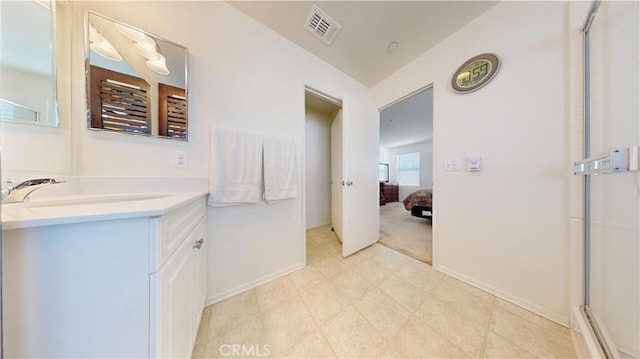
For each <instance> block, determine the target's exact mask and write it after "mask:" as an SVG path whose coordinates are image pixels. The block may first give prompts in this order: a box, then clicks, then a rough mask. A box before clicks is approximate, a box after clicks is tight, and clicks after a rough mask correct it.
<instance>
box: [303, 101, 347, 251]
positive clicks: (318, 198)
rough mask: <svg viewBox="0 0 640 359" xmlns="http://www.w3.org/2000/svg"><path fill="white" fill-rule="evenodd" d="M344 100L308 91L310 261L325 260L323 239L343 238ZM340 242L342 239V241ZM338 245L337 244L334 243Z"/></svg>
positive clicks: (308, 239)
mask: <svg viewBox="0 0 640 359" xmlns="http://www.w3.org/2000/svg"><path fill="white" fill-rule="evenodd" d="M341 146H342V103H341V102H340V101H339V100H336V99H333V98H330V97H328V96H325V95H323V94H321V93H318V92H316V91H312V90H309V89H307V90H306V91H305V193H306V201H305V213H306V214H305V216H306V233H307V260H308V261H309V262H315V261H319V260H322V259H323V258H324V257H325V256H326V254H328V253H324V252H326V251H322V249H326V247H325V246H319V245H318V246H316V244H320V243H319V240H317V239H318V238H322V240H323V241H334V240H335V239H337V240H339V241H341V240H342V213H341V211H342V196H341V194H342V191H341V188H339V186H340V185H341V178H342V174H341V171H342V147H341ZM338 243H340V242H338ZM334 246H335V244H334Z"/></svg>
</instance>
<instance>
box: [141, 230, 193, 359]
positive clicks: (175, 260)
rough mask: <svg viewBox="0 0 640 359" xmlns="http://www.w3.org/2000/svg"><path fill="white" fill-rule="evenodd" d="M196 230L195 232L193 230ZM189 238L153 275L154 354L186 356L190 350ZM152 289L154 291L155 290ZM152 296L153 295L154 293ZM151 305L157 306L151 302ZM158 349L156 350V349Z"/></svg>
mask: <svg viewBox="0 0 640 359" xmlns="http://www.w3.org/2000/svg"><path fill="white" fill-rule="evenodd" d="M192 233H193V232H192ZM190 239H191V236H189V237H187V238H186V239H185V240H184V241H183V242H182V243H181V244H180V246H179V247H178V249H177V250H176V251H175V252H174V253H173V255H171V257H169V259H168V260H167V262H166V263H165V264H164V265H163V266H162V267H161V268H160V270H159V271H158V272H157V273H155V274H152V275H151V283H152V287H153V286H154V285H155V286H157V287H156V290H155V294H156V297H155V298H153V297H152V298H151V300H152V301H155V308H156V311H155V316H154V315H152V317H153V319H155V320H152V330H153V331H154V332H155V339H156V341H155V345H153V342H152V346H154V347H155V348H152V356H153V357H172V358H184V357H187V356H188V355H189V353H190V351H191V346H192V344H193V343H192V338H194V337H195V332H193V320H194V318H193V288H194V273H193V272H194V270H193V269H194V265H193V244H194V243H193V241H192V240H190ZM152 292H153V290H152ZM152 295H153V294H152ZM152 307H154V306H153V305H152ZM153 349H155V352H154V350H153Z"/></svg>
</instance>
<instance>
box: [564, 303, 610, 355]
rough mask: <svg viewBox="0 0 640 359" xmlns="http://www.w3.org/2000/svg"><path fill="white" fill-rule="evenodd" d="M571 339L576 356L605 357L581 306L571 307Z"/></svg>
mask: <svg viewBox="0 0 640 359" xmlns="http://www.w3.org/2000/svg"><path fill="white" fill-rule="evenodd" d="M571 339H573V346H574V347H575V348H576V354H578V358H604V357H605V355H604V353H603V352H602V350H601V349H600V344H599V343H598V340H597V339H596V337H595V334H594V333H593V331H592V330H591V326H589V323H587V319H586V318H585V316H584V314H583V312H582V308H580V307H579V306H574V307H572V308H571Z"/></svg>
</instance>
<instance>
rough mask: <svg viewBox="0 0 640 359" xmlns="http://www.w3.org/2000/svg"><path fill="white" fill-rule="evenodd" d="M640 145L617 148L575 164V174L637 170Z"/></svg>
mask: <svg viewBox="0 0 640 359" xmlns="http://www.w3.org/2000/svg"><path fill="white" fill-rule="evenodd" d="M639 152H640V146H631V147H623V148H615V149H612V150H609V151H608V152H605V153H601V154H599V155H597V156H591V157H589V158H587V159H584V160H582V161H579V162H575V163H574V164H573V174H574V175H598V174H611V173H620V172H635V171H638V169H639V168H640V158H639V157H638V153H639Z"/></svg>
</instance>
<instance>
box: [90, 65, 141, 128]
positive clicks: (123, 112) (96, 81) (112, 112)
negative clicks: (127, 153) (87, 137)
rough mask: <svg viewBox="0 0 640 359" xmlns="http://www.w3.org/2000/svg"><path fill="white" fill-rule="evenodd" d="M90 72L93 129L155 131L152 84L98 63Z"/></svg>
mask: <svg viewBox="0 0 640 359" xmlns="http://www.w3.org/2000/svg"><path fill="white" fill-rule="evenodd" d="M90 71H91V73H90V79H91V84H90V105H91V128H102V129H105V130H112V131H119V132H129V133H141V134H149V133H151V111H150V108H149V102H150V93H149V84H148V83H147V82H146V81H145V80H143V79H141V78H138V77H135V76H130V75H126V74H123V73H119V72H115V71H110V70H107V69H103V68H101V67H97V66H91V68H90Z"/></svg>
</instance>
